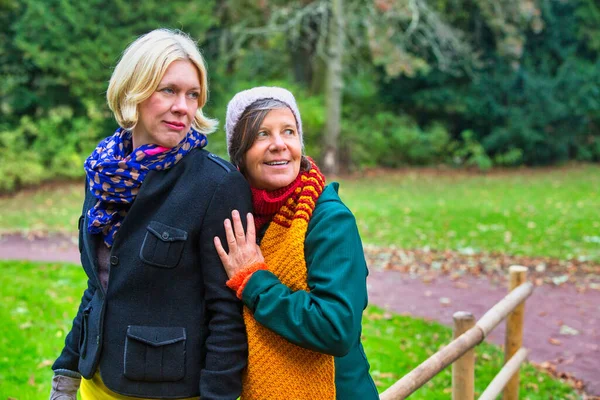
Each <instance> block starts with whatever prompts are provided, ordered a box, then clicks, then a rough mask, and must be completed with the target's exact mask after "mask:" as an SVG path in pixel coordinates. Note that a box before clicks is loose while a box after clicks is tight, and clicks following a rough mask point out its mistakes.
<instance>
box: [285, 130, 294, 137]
mask: <svg viewBox="0 0 600 400" xmlns="http://www.w3.org/2000/svg"><path fill="white" fill-rule="evenodd" d="M283 133H285V134H286V135H290V136H294V134H295V133H296V132H294V130H293V129H286V130H285V131H283Z"/></svg>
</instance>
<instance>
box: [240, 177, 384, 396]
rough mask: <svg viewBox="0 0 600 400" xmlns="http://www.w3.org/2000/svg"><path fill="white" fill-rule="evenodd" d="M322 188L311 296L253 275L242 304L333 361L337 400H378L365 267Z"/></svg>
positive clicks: (353, 231)
mask: <svg viewBox="0 0 600 400" xmlns="http://www.w3.org/2000/svg"><path fill="white" fill-rule="evenodd" d="M338 187H339V184H338V183H333V184H331V185H328V186H326V187H325V189H324V191H323V193H322V194H321V196H320V197H319V199H318V201H317V204H316V207H315V210H314V212H313V215H312V218H311V220H310V222H309V224H308V230H307V232H306V241H305V247H304V253H305V258H306V266H307V270H308V286H309V288H310V292H305V291H302V290H301V291H297V292H292V291H291V290H290V289H289V288H288V287H287V286H285V285H284V284H282V283H281V282H280V281H279V279H278V278H277V277H276V276H275V275H274V274H272V273H271V272H269V271H264V270H262V271H257V272H255V273H254V274H253V275H252V277H251V278H250V280H249V281H248V283H247V285H246V287H245V289H244V292H243V295H242V299H243V301H244V303H245V304H246V306H248V307H249V308H250V310H252V312H253V313H254V318H255V319H256V320H257V321H258V322H259V323H261V324H262V325H264V326H266V327H267V328H269V329H271V330H273V331H275V332H277V333H278V334H279V335H281V336H283V337H284V338H286V339H287V340H289V341H290V342H292V343H294V344H296V345H298V346H301V347H305V348H308V349H312V350H315V351H319V352H322V353H327V354H331V355H333V356H334V357H335V385H336V392H337V398H338V399H343V400H348V399H357V400H358V399H360V400H369V399H378V398H379V396H378V394H377V389H376V387H375V384H374V383H373V379H371V376H370V375H369V363H368V362H367V358H366V356H365V353H364V350H363V347H362V344H361V342H360V336H361V320H362V312H363V310H364V309H365V307H366V306H367V285H366V278H367V274H368V271H367V265H366V262H365V257H364V253H363V247H362V243H361V240H360V236H359V234H358V228H357V226H356V221H355V219H354V215H352V212H350V210H349V209H348V208H347V207H346V206H345V205H344V203H342V201H341V199H340V198H339V196H338V194H337V190H338Z"/></svg>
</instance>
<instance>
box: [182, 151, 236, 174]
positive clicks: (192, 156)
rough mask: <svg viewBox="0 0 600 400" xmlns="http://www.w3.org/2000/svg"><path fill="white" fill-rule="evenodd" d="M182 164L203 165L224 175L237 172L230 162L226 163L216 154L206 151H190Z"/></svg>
mask: <svg viewBox="0 0 600 400" xmlns="http://www.w3.org/2000/svg"><path fill="white" fill-rule="evenodd" d="M181 162H182V163H184V164H193V165H203V166H204V168H206V169H210V170H211V171H214V172H215V173H220V174H223V175H225V174H228V173H230V172H237V168H236V167H234V166H233V165H232V164H231V163H230V162H228V161H225V160H224V159H222V158H221V157H219V156H217V155H216V154H213V153H211V152H210V151H207V150H204V149H194V150H192V151H190V152H189V154H188V155H187V156H185V157H184V158H183V159H182V160H181Z"/></svg>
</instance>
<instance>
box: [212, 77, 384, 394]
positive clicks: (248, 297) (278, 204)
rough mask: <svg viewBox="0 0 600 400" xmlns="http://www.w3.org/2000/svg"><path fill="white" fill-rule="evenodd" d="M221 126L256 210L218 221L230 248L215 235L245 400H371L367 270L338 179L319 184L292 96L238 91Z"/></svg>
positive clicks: (264, 89)
mask: <svg viewBox="0 0 600 400" xmlns="http://www.w3.org/2000/svg"><path fill="white" fill-rule="evenodd" d="M226 131H227V148H228V152H229V156H230V158H231V162H232V163H233V164H234V165H236V166H237V167H238V168H239V170H240V172H242V174H243V175H244V176H245V177H246V179H247V180H248V182H249V183H250V187H251V189H252V199H253V208H254V215H252V214H247V215H245V216H240V214H239V212H237V211H234V212H233V213H232V217H231V220H229V219H227V220H225V223H224V225H225V232H226V238H227V245H228V252H227V251H226V250H225V249H224V247H223V245H222V243H221V241H220V240H219V238H217V237H215V246H216V248H217V252H218V253H219V256H220V257H221V260H222V261H223V265H224V266H225V269H226V271H227V275H228V276H229V278H230V280H229V281H228V283H227V285H228V286H229V287H230V288H232V289H233V290H235V291H236V293H237V296H238V297H239V298H241V299H242V300H243V302H244V304H245V307H244V321H245V323H246V330H247V334H248V350H249V356H248V367H247V370H246V373H245V375H244V382H243V389H242V390H243V392H242V399H284V398H285V399H345V400H346V399H361V400H365V399H367V400H368V399H377V398H378V394H377V389H376V388H375V385H374V383H373V380H372V379H371V377H370V375H369V364H368V362H367V359H366V356H365V353H364V351H363V348H362V344H361V340H360V337H361V319H362V312H363V310H364V308H365V307H366V305H367V289H366V277H367V273H368V272H367V266H366V263H365V258H364V254H363V249H362V244H361V240H360V236H359V234H358V229H357V226H356V221H355V219H354V216H353V215H352V213H351V212H350V210H349V209H348V208H347V207H346V206H345V205H344V204H343V203H342V201H341V200H340V198H339V196H338V194H337V190H338V184H337V183H332V184H330V185H327V186H326V185H325V177H324V176H323V175H322V174H321V172H320V171H319V168H318V167H317V166H316V165H315V163H314V162H313V161H312V160H311V159H310V158H308V157H306V156H305V155H304V154H303V141H302V134H303V132H302V121H301V118H300V112H299V110H298V106H297V105H296V101H295V99H294V96H293V95H292V94H291V93H290V92H289V91H287V90H285V89H282V88H277V87H257V88H253V89H250V90H246V91H243V92H240V93H238V94H237V95H235V97H234V98H233V99H232V100H231V102H230V103H229V105H228V107H227V120H226ZM243 218H247V222H248V225H247V226H248V228H247V232H244V229H243V227H242V219H243ZM257 243H259V245H257ZM259 246H260V247H259Z"/></svg>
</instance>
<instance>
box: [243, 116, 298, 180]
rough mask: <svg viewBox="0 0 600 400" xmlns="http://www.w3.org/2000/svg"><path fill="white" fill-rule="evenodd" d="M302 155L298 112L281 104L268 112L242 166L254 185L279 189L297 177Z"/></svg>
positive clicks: (247, 177)
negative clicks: (297, 120) (295, 114)
mask: <svg viewBox="0 0 600 400" xmlns="http://www.w3.org/2000/svg"><path fill="white" fill-rule="evenodd" d="M301 159H302V144H301V143H300V137H299V136H298V128H297V126H296V119H295V118H294V114H293V113H292V111H291V110H290V109H289V108H287V107H285V108H277V109H274V110H271V111H269V112H268V113H267V115H266V116H265V118H264V120H263V122H262V124H261V125H260V129H259V130H258V133H257V135H256V138H255V139H254V143H252V146H251V147H250V148H249V149H248V151H247V152H246V154H245V155H244V163H243V168H242V170H243V172H244V175H245V176H246V179H248V182H250V186H252V187H254V188H256V189H265V190H269V191H270V190H276V189H280V188H282V187H285V186H287V185H289V184H290V183H292V182H293V181H294V179H296V177H297V176H298V173H299V172H300V162H301Z"/></svg>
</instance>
